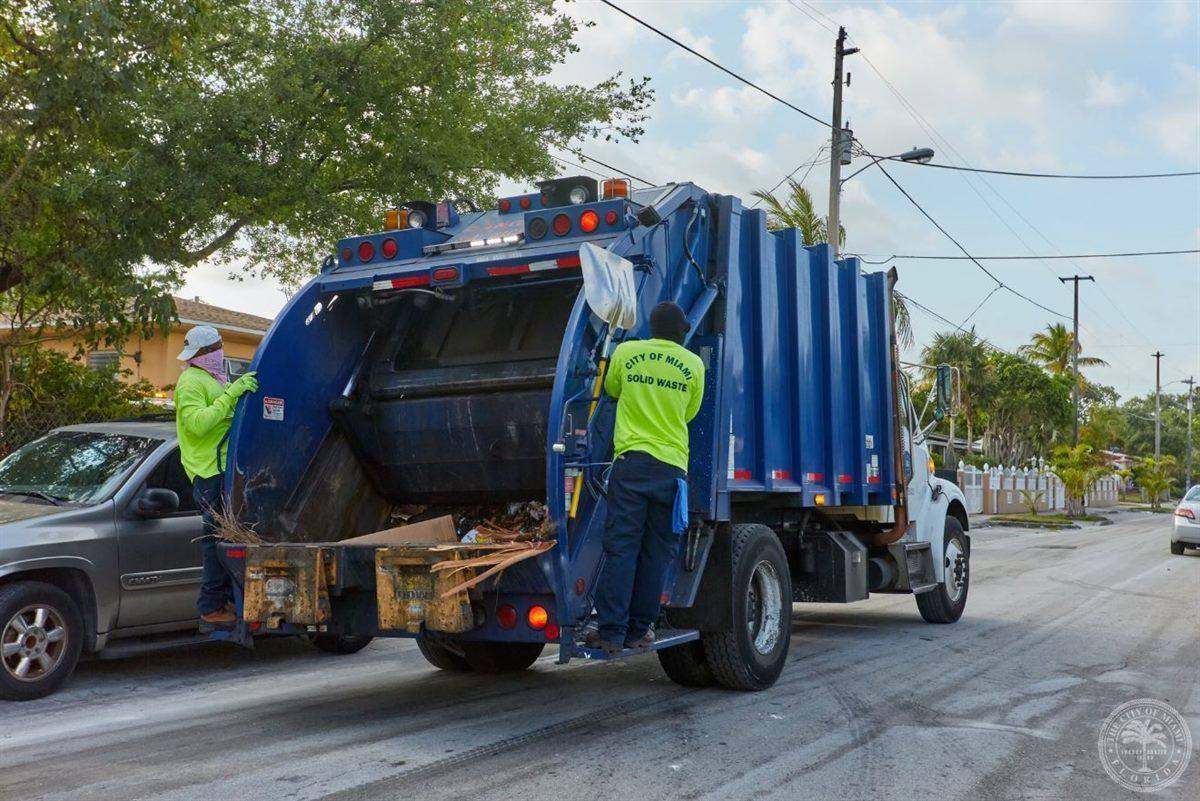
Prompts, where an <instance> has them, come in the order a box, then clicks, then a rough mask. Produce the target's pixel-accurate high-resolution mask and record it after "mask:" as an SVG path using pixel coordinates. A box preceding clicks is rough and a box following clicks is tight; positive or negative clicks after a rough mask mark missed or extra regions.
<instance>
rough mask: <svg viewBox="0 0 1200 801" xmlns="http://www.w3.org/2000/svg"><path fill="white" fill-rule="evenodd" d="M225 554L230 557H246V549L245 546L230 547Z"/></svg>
mask: <svg viewBox="0 0 1200 801" xmlns="http://www.w3.org/2000/svg"><path fill="white" fill-rule="evenodd" d="M225 555H226V556H228V557H229V558H230V559H245V558H246V549H245V548H230V549H229V550H227V551H225Z"/></svg>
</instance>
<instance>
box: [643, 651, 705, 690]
mask: <svg viewBox="0 0 1200 801" xmlns="http://www.w3.org/2000/svg"><path fill="white" fill-rule="evenodd" d="M655 653H657V654H658V663H659V664H660V665H662V669H663V671H664V672H665V673H666V674H667V678H669V679H670V680H671V681H673V682H675V683H676V684H682V685H683V686H684V687H711V686H713V685H714V684H716V683H717V680H716V679H715V678H714V677H713V672H712V668H710V667H709V666H708V660H707V659H706V658H705V656H704V643H702V642H700V641H699V640H694V641H692V642H685V643H684V644H683V645H676V646H675V647H674V648H662V649H660V650H658V651H655Z"/></svg>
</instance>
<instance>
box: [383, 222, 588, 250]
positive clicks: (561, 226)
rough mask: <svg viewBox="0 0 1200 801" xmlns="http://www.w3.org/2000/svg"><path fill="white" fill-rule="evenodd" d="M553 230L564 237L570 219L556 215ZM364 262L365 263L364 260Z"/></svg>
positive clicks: (568, 230)
mask: <svg viewBox="0 0 1200 801" xmlns="http://www.w3.org/2000/svg"><path fill="white" fill-rule="evenodd" d="M551 225H552V226H553V228H554V235H555V236H566V235H567V233H568V232H570V230H571V218H570V217H568V216H567V215H565V214H558V215H555V217H554V222H553V223H551ZM364 261H366V260H365V259H364Z"/></svg>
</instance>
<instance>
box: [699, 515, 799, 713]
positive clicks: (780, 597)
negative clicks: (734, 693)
mask: <svg viewBox="0 0 1200 801" xmlns="http://www.w3.org/2000/svg"><path fill="white" fill-rule="evenodd" d="M730 537H731V540H732V541H731V542H730V546H731V547H730V550H731V553H732V556H733V559H732V561H733V575H732V577H731V578H732V580H733V629H732V630H731V631H724V632H716V633H709V634H704V635H703V637H702V642H703V646H704V655H705V659H706V661H707V662H708V667H709V669H710V670H711V671H712V675H713V678H715V679H716V681H717V683H718V684H721V685H722V686H725V687H728V688H730V689H732V690H765V689H766V688H768V687H770V686H771V685H772V684H774V683H775V680H776V679H778V678H779V674H780V673H781V672H782V671H783V663H784V661H785V660H786V659H787V652H788V646H789V644H790V643H791V633H792V580H791V574H790V573H789V572H788V562H787V556H785V555H784V552H783V546H782V545H780V543H779V538H778V537H776V536H775V532H774V531H772V530H771V529H770V528H768V527H767V526H763V525H758V524H753V523H752V524H738V525H735V526H733V528H732V531H731V532H730Z"/></svg>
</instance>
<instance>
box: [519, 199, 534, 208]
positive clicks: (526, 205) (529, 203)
mask: <svg viewBox="0 0 1200 801" xmlns="http://www.w3.org/2000/svg"><path fill="white" fill-rule="evenodd" d="M518 202H519V203H520V204H521V208H523V209H527V208H529V207H530V206H532V205H533V201H532V200H530V199H529V198H527V197H523V198H521V200H520V201H518Z"/></svg>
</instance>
